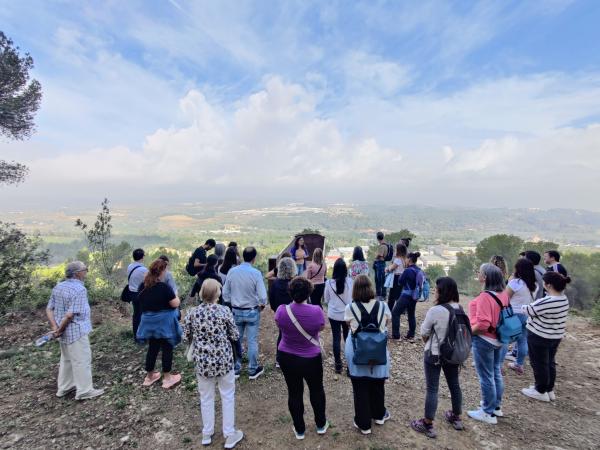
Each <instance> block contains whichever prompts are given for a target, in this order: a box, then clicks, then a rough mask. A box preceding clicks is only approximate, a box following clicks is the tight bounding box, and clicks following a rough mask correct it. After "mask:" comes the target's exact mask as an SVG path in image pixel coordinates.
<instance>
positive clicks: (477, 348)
mask: <svg viewBox="0 0 600 450" xmlns="http://www.w3.org/2000/svg"><path fill="white" fill-rule="evenodd" d="M507 350H508V346H506V345H503V346H502V347H496V346H495V345H492V344H490V343H489V342H488V341H486V340H485V339H483V338H482V337H480V336H473V360H474V361H475V369H476V370H477V375H478V376H479V384H480V386H481V399H482V400H483V407H482V409H483V410H484V411H485V412H486V413H488V414H492V413H493V412H494V410H495V409H496V408H499V407H500V405H501V404H502V394H503V393H504V380H503V378H502V372H501V370H502V364H503V363H504V357H505V356H506V352H507Z"/></svg>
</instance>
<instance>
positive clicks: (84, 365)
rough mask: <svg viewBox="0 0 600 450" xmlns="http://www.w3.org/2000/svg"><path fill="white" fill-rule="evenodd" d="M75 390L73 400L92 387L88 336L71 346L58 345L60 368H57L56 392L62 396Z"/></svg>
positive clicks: (90, 351) (90, 353) (90, 350)
mask: <svg viewBox="0 0 600 450" xmlns="http://www.w3.org/2000/svg"><path fill="white" fill-rule="evenodd" d="M73 388H76V389H77V392H76V394H75V398H79V397H81V396H82V395H83V394H87V393H88V392H90V391H91V390H92V389H94V385H93V382H92V349H91V348H90V340H89V338H88V336H84V337H82V338H80V339H78V340H77V341H75V342H73V343H72V344H65V343H63V342H61V343H60V366H59V368H58V392H57V393H56V395H58V396H62V395H64V394H65V393H66V392H68V391H69V390H71V389H73Z"/></svg>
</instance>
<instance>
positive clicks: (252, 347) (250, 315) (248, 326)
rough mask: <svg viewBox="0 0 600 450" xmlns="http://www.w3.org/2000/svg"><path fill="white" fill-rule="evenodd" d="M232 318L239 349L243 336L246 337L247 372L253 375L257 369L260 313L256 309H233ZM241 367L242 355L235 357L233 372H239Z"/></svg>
mask: <svg viewBox="0 0 600 450" xmlns="http://www.w3.org/2000/svg"><path fill="white" fill-rule="evenodd" d="M233 318H234V320H235V324H236V325H237V327H238V330H239V332H240V340H239V342H240V347H241V344H242V340H243V339H244V335H246V340H247V345H248V372H249V373H250V374H252V373H254V371H256V369H257V368H258V330H259V328H260V312H259V311H258V309H250V310H242V309H235V308H234V309H233ZM241 367H242V355H241V353H240V354H239V355H237V357H236V361H235V370H236V371H239V370H240V369H241Z"/></svg>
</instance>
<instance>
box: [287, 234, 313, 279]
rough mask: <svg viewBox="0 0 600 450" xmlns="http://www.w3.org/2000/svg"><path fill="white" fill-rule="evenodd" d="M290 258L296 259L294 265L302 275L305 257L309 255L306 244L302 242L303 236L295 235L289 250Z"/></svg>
mask: <svg viewBox="0 0 600 450" xmlns="http://www.w3.org/2000/svg"><path fill="white" fill-rule="evenodd" d="M290 253H291V254H292V259H293V260H294V261H296V267H297V268H298V275H302V274H303V273H304V271H305V270H306V258H308V256H309V255H310V252H309V251H308V248H307V247H306V244H304V237H302V236H297V237H296V240H295V241H294V246H293V247H292V250H291V251H290Z"/></svg>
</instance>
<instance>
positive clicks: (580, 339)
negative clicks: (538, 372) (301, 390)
mask: <svg viewBox="0 0 600 450" xmlns="http://www.w3.org/2000/svg"><path fill="white" fill-rule="evenodd" d="M118 303H119V302H113V303H103V304H100V305H94V306H93V307H92V312H93V319H94V323H95V331H94V333H93V334H92V352H93V364H94V379H95V384H96V386H99V387H105V388H106V390H107V393H106V394H105V395H104V396H102V397H100V398H98V399H95V400H91V401H85V402H76V401H75V400H74V399H73V397H72V396H71V397H69V398H65V399H58V398H56V397H55V391H56V386H55V382H56V375H57V367H58V359H59V349H58V345H57V344H56V343H55V342H54V343H50V344H48V345H47V346H45V347H42V348H41V349H38V348H36V347H34V346H33V345H32V341H33V340H34V338H35V337H37V336H39V335H40V334H41V333H42V332H44V331H45V330H46V325H45V321H44V318H43V311H39V312H37V313H30V314H12V315H9V316H5V317H4V318H2V319H1V322H0V389H1V390H0V406H1V408H2V410H1V413H0V448H21V449H59V448H61V449H71V448H81V449H101V448H102V449H107V448H127V447H134V448H149V449H161V448H169V449H190V448H202V446H201V445H200V429H201V420H200V414H199V408H198V400H197V395H196V392H195V382H194V375H193V368H192V367H191V366H190V365H189V364H188V363H187V362H186V361H185V358H184V356H183V353H184V346H183V345H180V346H179V347H178V349H177V352H176V359H175V370H177V371H180V372H182V373H183V374H184V383H182V385H181V386H179V387H178V388H176V389H175V390H173V391H169V392H164V391H163V389H162V388H161V387H160V386H154V387H152V388H150V389H143V388H142V386H141V382H142V379H143V376H144V373H143V370H142V367H143V357H144V354H145V349H144V348H140V347H137V346H136V345H135V344H134V343H133V342H132V338H131V331H130V326H129V320H130V319H129V312H128V311H127V309H126V308H123V307H122V306H121V305H120V304H118ZM430 306H431V305H430V304H429V303H427V304H420V305H419V307H418V310H417V314H418V319H419V323H420V321H421V320H422V318H423V315H424V313H425V311H426V310H427V308H429V307H430ZM402 326H403V327H405V326H406V321H405V318H403V322H402ZM568 330H569V334H568V336H567V337H566V338H565V339H564V340H563V342H562V344H561V346H560V349H559V352H558V358H557V360H558V381H557V387H556V394H557V397H558V399H557V401H556V402H555V403H549V404H545V403H540V402H535V401H534V400H530V399H528V398H526V397H524V396H523V395H521V393H520V390H521V388H523V387H526V386H528V385H529V384H530V383H531V382H532V379H533V377H532V372H531V368H530V367H529V366H528V367H527V368H526V371H525V374H524V375H522V376H518V375H516V374H513V373H512V372H511V373H508V374H507V376H506V380H505V382H506V393H505V400H504V403H503V410H504V412H505V414H506V417H505V418H503V419H499V424H498V425H497V426H491V425H485V424H480V423H478V422H474V421H473V420H471V419H469V418H466V416H465V418H464V422H465V425H466V430H465V431H461V432H458V431H454V430H453V429H451V428H450V426H448V425H447V424H445V423H444V422H443V421H442V420H438V421H437V425H436V428H437V432H438V438H437V439H435V440H431V439H427V438H426V437H425V436H422V435H419V434H417V433H415V432H413V431H412V430H411V429H410V427H409V425H408V423H409V421H410V419H414V418H419V417H421V416H422V414H423V405H424V394H425V390H424V379H423V371H422V344H420V343H415V344H411V343H408V342H400V343H391V344H390V345H391V347H390V350H391V354H392V358H393V366H392V378H391V379H390V380H389V382H388V383H387V384H386V403H387V408H388V409H389V411H390V412H391V414H392V419H391V420H390V421H389V422H387V423H386V424H385V425H384V426H382V427H380V426H377V425H374V426H373V433H372V434H371V435H370V436H362V435H360V434H359V433H358V432H357V431H356V430H355V429H354V428H353V426H352V416H353V405H352V389H351V384H350V381H349V379H347V378H346V377H344V376H337V375H335V373H334V371H333V357H332V356H331V354H330V353H329V355H328V358H327V360H326V362H325V391H326V394H327V414H328V418H329V420H330V422H331V424H332V427H331V429H330V430H329V431H328V433H327V434H326V435H325V436H318V435H317V434H316V432H315V430H314V424H313V422H312V412H311V411H310V406H309V402H308V397H307V395H306V400H305V404H306V405H307V412H306V418H307V427H308V428H307V434H306V439H305V440H304V441H297V440H295V439H294V436H293V433H292V424H291V419H290V416H289V414H288V411H287V401H286V400H287V393H286V388H285V383H284V381H283V376H282V374H281V373H280V372H279V371H278V369H275V368H274V366H273V362H274V349H275V337H276V331H275V327H274V323H273V314H272V313H271V312H270V311H265V312H264V314H263V318H262V323H261V346H260V351H261V361H262V363H264V365H265V367H266V374H265V375H264V376H262V377H261V378H259V379H258V380H257V381H249V380H248V379H247V377H244V376H242V378H241V379H240V380H239V382H238V389H237V395H236V414H237V426H238V428H240V429H241V430H243V431H244V433H245V435H246V437H245V439H244V440H243V441H242V442H241V443H240V445H239V446H238V448H241V449H259V448H263V449H286V448H295V449H356V450H358V449H365V450H366V449H369V450H376V449H379V450H383V449H401V448H453V449H471V448H489V449H493V448H511V449H517V448H529V449H535V448H551V449H560V448H564V449H567V448H578V449H588V448H589V449H592V448H599V446H600V444H599V442H600V330H599V329H598V328H592V326H591V325H590V324H589V322H588V321H587V320H585V319H583V318H579V317H572V318H571V319H570V321H569V325H568ZM324 337H325V342H326V347H327V348H328V349H330V348H331V344H330V332H329V329H326V330H325V333H324ZM444 383H445V382H444V381H443V379H442V382H441V384H440V402H439V407H438V415H437V417H438V419H440V418H442V414H443V411H444V410H446V409H449V408H450V398H449V395H448V390H447V388H446V386H445V384H444ZM461 384H462V388H463V395H464V409H465V411H466V410H467V409H470V408H475V407H476V406H477V405H478V402H479V384H478V381H477V376H476V374H475V372H474V369H473V368H472V367H471V365H470V364H468V365H467V367H466V368H465V369H464V371H463V372H462V374H461ZM219 409H220V406H219V403H218V402H217V424H216V425H217V426H216V429H217V433H216V435H215V439H214V440H213V444H212V446H211V447H209V448H222V445H223V438H222V437H221V436H220V432H219V431H218V430H220V414H219V412H218V411H219Z"/></svg>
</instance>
